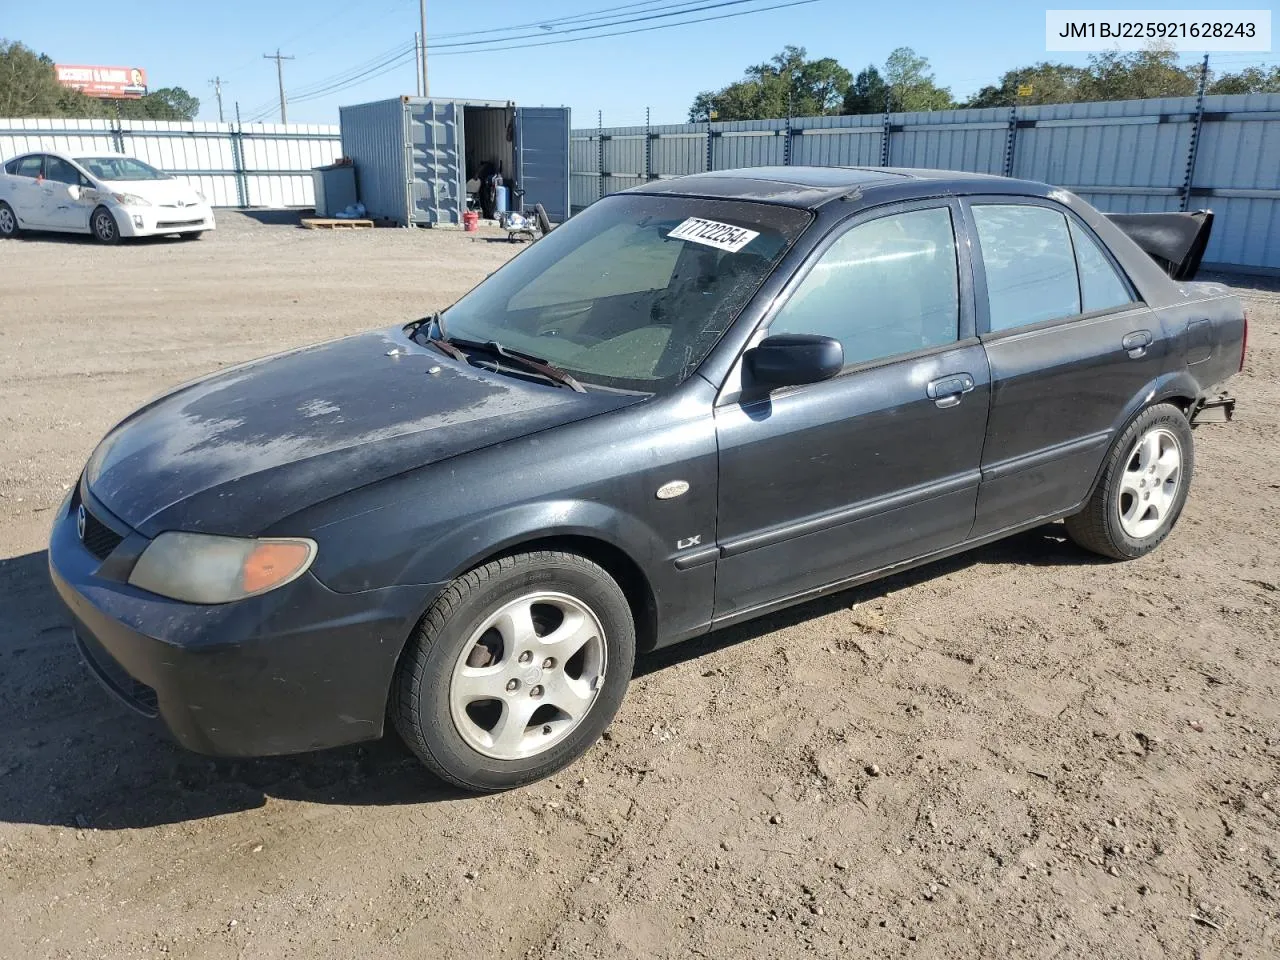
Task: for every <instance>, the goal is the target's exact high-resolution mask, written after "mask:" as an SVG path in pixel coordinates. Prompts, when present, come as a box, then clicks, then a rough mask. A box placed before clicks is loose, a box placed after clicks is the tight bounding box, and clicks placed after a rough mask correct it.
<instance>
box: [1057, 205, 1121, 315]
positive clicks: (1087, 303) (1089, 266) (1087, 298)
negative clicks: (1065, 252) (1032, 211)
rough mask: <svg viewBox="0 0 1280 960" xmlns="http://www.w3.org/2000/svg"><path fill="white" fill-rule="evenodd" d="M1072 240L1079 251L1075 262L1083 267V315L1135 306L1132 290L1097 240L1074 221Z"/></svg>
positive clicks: (1081, 295) (1081, 291)
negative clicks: (1113, 308) (1129, 305)
mask: <svg viewBox="0 0 1280 960" xmlns="http://www.w3.org/2000/svg"><path fill="white" fill-rule="evenodd" d="M1071 240H1072V244H1073V246H1074V247H1075V248H1076V263H1077V264H1078V265H1079V267H1080V297H1081V299H1082V300H1083V301H1084V312H1085V313H1092V312H1093V311H1095V310H1108V309H1110V308H1111V307H1121V306H1124V305H1125V304H1128V303H1132V302H1133V297H1132V296H1130V295H1129V287H1128V286H1127V285H1126V284H1125V282H1124V281H1123V280H1122V279H1120V275H1119V274H1118V273H1116V269H1115V267H1113V266H1112V265H1111V261H1110V260H1108V259H1107V257H1106V255H1105V254H1104V253H1103V252H1102V250H1101V249H1100V248H1099V247H1098V241H1096V240H1094V239H1093V237H1091V236H1089V234H1088V232H1087V231H1085V230H1084V229H1082V228H1081V227H1080V225H1079V224H1077V223H1076V222H1075V221H1074V220H1073V221H1071Z"/></svg>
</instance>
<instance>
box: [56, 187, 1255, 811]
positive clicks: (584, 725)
mask: <svg viewBox="0 0 1280 960" xmlns="http://www.w3.org/2000/svg"><path fill="white" fill-rule="evenodd" d="M1211 222H1212V219H1211V215H1195V214H1170V215H1158V216H1153V217H1142V216H1137V217H1127V218H1116V219H1115V220H1112V219H1109V218H1107V217H1104V216H1103V215H1101V214H1099V213H1098V212H1096V211H1095V210H1094V209H1093V208H1092V207H1090V206H1089V205H1088V204H1086V203H1084V202H1082V201H1081V200H1080V199H1078V198H1077V197H1075V196H1073V195H1071V194H1069V193H1067V192H1065V191H1062V190H1057V189H1053V188H1051V187H1047V186H1044V185H1042V184H1036V183H1027V182H1022V181H1016V180H1008V179H1002V178H998V177H983V176H973V175H965V174H952V173H942V172H936V171H912V170H893V169H832V168H818V169H806V168H793V167H788V168H777V169H771V168H761V169H752V170H741V171H731V172H725V173H714V174H704V175H699V176H692V177H686V178H683V179H679V180H671V181H663V182H660V183H653V184H650V185H648V186H645V187H642V188H639V189H637V190H633V191H629V192H626V193H622V194H618V195H614V196H610V197H607V198H605V199H603V200H601V201H600V202H599V203H597V204H595V205H594V206H592V207H590V208H589V209H587V210H586V211H584V212H583V213H581V214H580V215H578V216H576V217H574V218H572V219H571V220H569V221H568V222H567V223H565V224H564V225H562V226H561V227H560V228H558V229H556V230H554V231H553V232H551V233H550V234H548V235H547V236H546V237H545V238H544V239H542V240H539V241H538V242H537V243H535V244H533V245H532V246H531V247H529V248H528V249H527V250H526V251H525V252H523V253H521V254H520V255H519V256H518V257H516V258H515V259H514V260H512V261H511V262H510V263H509V264H507V265H506V266H504V267H503V268H502V269H501V270H499V271H498V272H497V273H495V274H494V275H493V276H492V277H490V278H489V279H488V280H486V281H485V282H484V283H482V284H480V286H478V287H476V288H475V289H474V290H472V291H471V292H470V293H469V294H467V295H466V296H465V297H463V298H462V299H461V300H460V301H459V302H458V303H456V304H455V305H454V306H452V307H450V308H449V309H448V310H446V311H444V312H443V313H441V314H439V315H436V316H432V317H429V318H426V319H423V320H419V321H416V322H413V323H410V324H408V325H407V326H403V327H400V326H397V327H393V328H391V329H388V330H384V331H380V332H376V333H366V334H362V335H358V336H354V337H350V338H347V339H344V340H338V341H335V342H331V343H326V344H321V345H318V346H313V347H308V348H305V349H301V350H296V351H293V352H291V353H287V354H284V355H282V356H278V357H274V358H270V359H266V360H260V361H257V362H254V363H250V364H247V365H244V366H241V367H238V368H235V369H231V370H226V371H222V372H219V373H217V374H215V375H213V376H211V377H208V378H206V379H203V380H200V381H198V382H195V383H192V384H188V385H186V386H183V387H180V388H178V389H177V390H175V391H174V392H172V393H170V394H169V395H167V396H165V397H162V398H160V399H157V400H155V401H153V402H151V403H150V404H148V405H147V406H145V407H143V408H142V409H140V410H138V411H137V412H135V413H133V414H132V415H131V416H129V417H128V418H127V419H125V420H124V421H123V422H122V423H121V424H119V426H117V427H116V428H115V429H113V430H112V431H111V433H110V434H109V435H108V436H107V437H106V439H104V440H103V441H102V443H101V444H100V445H99V447H98V448H97V450H96V451H95V452H94V454H93V456H92V457H91V458H90V460H89V463H88V465H87V466H86V467H85V470H84V473H83V475H82V476H81V478H80V481H79V483H78V484H77V485H76V487H75V488H74V490H73V491H72V493H71V495H70V496H69V498H68V500H67V502H66V503H65V504H64V505H63V507H62V509H61V511H60V512H59V514H58V517H57V519H56V521H55V524H54V528H53V532H52V537H51V542H50V547H49V562H50V570H51V573H52V576H53V581H54V583H55V585H56V587H57V590H58V592H59V594H60V595H61V597H62V599H63V600H64V602H65V603H66V605H67V607H68V608H69V610H70V612H71V615H72V617H73V621H74V624H75V637H76V642H77V644H78V645H79V648H80V651H81V653H82V654H83V656H84V658H85V660H86V662H87V663H88V665H89V666H90V668H91V669H92V670H93V671H94V672H95V673H96V674H97V675H98V676H99V678H100V679H102V680H103V682H104V683H105V684H106V685H107V686H108V687H109V688H110V689H112V690H113V691H115V692H116V693H117V694H118V695H119V696H120V697H121V698H122V699H123V700H124V701H125V702H126V703H128V704H129V705H131V706H132V707H133V708H134V709H135V710H137V711H139V712H141V713H143V714H146V715H149V716H159V717H161V718H163V720H164V722H165V724H167V726H168V727H169V729H170V730H171V731H172V733H173V734H174V735H175V736H176V738H177V739H178V740H179V741H180V742H181V743H182V744H184V745H186V746H187V747H189V748H191V749H193V750H198V751H202V752H206V753H211V754H222V755H237V756H244V755H266V754H281V753H290V752H297V751H304V750H312V749H317V748H322V747H331V746H335V745H339V744H346V743H352V742H356V741H361V740H368V739H372V738H376V737H379V736H381V735H382V733H383V729H384V721H385V720H386V718H388V717H390V719H391V721H392V723H393V724H394V725H395V727H396V728H397V729H398V730H399V732H400V734H401V735H402V736H403V737H404V739H405V740H406V741H407V742H408V744H409V746H410V747H411V748H412V749H413V750H414V751H415V752H416V753H417V754H418V756H420V757H421V758H422V760H423V761H424V762H425V763H426V764H427V766H429V767H430V768H431V769H432V770H433V771H435V772H436V773H437V774H439V775H440V776H442V777H444V778H445V779H447V780H449V781H452V782H453V783H455V784H459V785H461V786H463V787H466V788H471V789H475V790H497V789H503V788H508V787H513V786H516V785H519V784H523V783H527V782H529V781H531V780H534V779H536V778H538V777H543V776H546V775H547V774H549V773H551V772H553V771H555V770H557V769H559V768H561V767H563V766H565V765H566V764H568V763H570V762H571V761H573V760H574V759H575V758H576V757H578V756H579V755H580V754H582V753H583V751H585V750H586V749H587V748H588V747H589V746H590V745H591V744H592V743H594V742H595V740H596V739H597V738H598V737H599V736H600V734H601V732H602V731H603V730H604V729H605V727H606V725H607V724H608V723H609V722H610V720H611V719H612V718H613V716H614V714H615V712H616V711H617V709H618V706H619V704H620V703H621V702H622V698H623V694H624V692H625V690H626V687H627V683H628V681H629V680H630V677H631V673H632V667H633V662H634V659H635V656H636V654H637V652H644V651H647V650H651V649H653V648H655V647H660V646H663V645H666V644H671V643H675V642H677V641H680V640H684V639H687V638H689V637H694V636H698V635H700V634H704V633H706V632H708V631H710V630H713V629H716V628H718V627H721V626H724V625H726V624H730V623H734V622H737V621H741V620H745V619H748V618H751V617H755V616H759V615H761V614H763V613H765V612H768V611H771V610H775V609H777V608H779V607H782V606H785V605H787V604H793V603H797V602H799V601H802V600H805V599H808V598H812V597H814V596H817V595H819V594H822V593H826V592H830V591H834V590H839V589H842V588H844V587H847V586H850V585H852V584H855V583H858V582H861V581H865V580H869V579H872V578H875V577H879V576H883V575H885V574H887V573H889V572H892V571H897V570H901V569H903V568H904V567H908V566H912V565H916V564H921V563H926V562H928V561H930V560H933V559H936V558H938V557H942V556H945V555H947V554H951V553H955V552H957V551H960V550H966V549H968V548H970V547H973V546H976V545H978V544H982V543H986V542H989V541H991V540H994V539H997V538H999V537H1004V536H1007V535H1009V534H1011V533H1015V532H1017V531H1020V530H1025V529H1027V528H1029V527H1032V526H1035V525H1037V524H1043V523H1046V522H1048V521H1052V520H1057V519H1060V518H1065V520H1066V532H1067V534H1068V535H1069V536H1070V537H1071V538H1072V539H1073V540H1075V541H1076V542H1077V543H1079V544H1080V545H1081V546H1083V547H1085V548H1087V549H1089V550H1092V551H1095V552H1097V553H1101V554H1103V555H1105V556H1107V557H1112V558H1115V559H1126V558H1131V557H1139V556H1142V555H1143V554H1145V553H1147V552H1148V551H1150V550H1152V549H1154V548H1155V547H1156V546H1157V545H1158V544H1159V543H1160V542H1161V541H1162V540H1163V539H1164V538H1165V537H1166V536H1168V534H1169V532H1170V530H1172V528H1173V526H1174V524H1175V523H1176V521H1177V519H1178V515H1179V513H1180V511H1181V510H1182V507H1183V504H1184V502H1185V501H1186V497H1187V491H1188V487H1189V484H1190V481H1191V473H1192V467H1193V462H1194V461H1193V458H1194V453H1193V445H1192V432H1191V425H1192V424H1193V423H1194V421H1195V419H1196V417H1197V416H1199V415H1200V414H1201V412H1202V411H1203V410H1204V409H1205V408H1206V407H1210V406H1218V407H1221V406H1223V405H1227V409H1228V411H1229V410H1230V406H1229V404H1230V403H1231V402H1232V401H1230V400H1229V399H1228V398H1225V397H1223V396H1220V395H1219V394H1218V393H1217V391H1216V387H1217V386H1218V385H1219V384H1221V383H1222V382H1223V381H1225V380H1226V379H1227V378H1228V377H1229V376H1231V375H1232V374H1233V373H1235V372H1236V371H1237V370H1238V369H1239V368H1240V367H1241V365H1242V363H1243V358H1244V341H1245V318H1244V314H1243V312H1242V310H1241V305H1240V303H1239V302H1238V301H1237V300H1236V299H1235V298H1234V297H1233V296H1231V295H1230V294H1229V292H1228V291H1227V290H1226V289H1225V288H1222V287H1219V286H1215V285H1211V284H1199V283H1192V282H1189V279H1188V278H1189V277H1190V276H1192V275H1193V274H1194V272H1195V269H1196V267H1197V266H1198V263H1199V260H1200V257H1201V255H1202V254H1203V252H1204V245H1205V242H1206V241H1207V237H1208V230H1209V227H1210V225H1211Z"/></svg>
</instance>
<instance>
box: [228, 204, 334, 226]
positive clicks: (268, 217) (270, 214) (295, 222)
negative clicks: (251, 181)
mask: <svg viewBox="0 0 1280 960" xmlns="http://www.w3.org/2000/svg"><path fill="white" fill-rule="evenodd" d="M220 212H222V211H220V210H215V211H214V215H215V216H216V215H217V214H218V213H220ZM227 212H228V213H236V214H238V215H240V216H242V217H248V218H249V219H250V220H257V221H258V222H259V223H261V224H264V225H265V226H268V227H298V228H299V229H301V228H302V218H303V217H314V216H315V215H316V212H315V210H313V209H311V208H310V207H289V208H285V209H281V208H278V207H276V208H271V209H261V210H254V209H244V208H235V209H234V210H230V211H227Z"/></svg>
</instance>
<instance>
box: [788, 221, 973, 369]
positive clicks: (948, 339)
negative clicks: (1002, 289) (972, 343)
mask: <svg viewBox="0 0 1280 960" xmlns="http://www.w3.org/2000/svg"><path fill="white" fill-rule="evenodd" d="M959 318H960V294H959V270H958V268H957V266H956V245H955V232H954V230H953V228H952V224H951V211H950V209H949V208H947V207H935V208H931V209H927V210H913V211H910V212H907V213H898V214H893V215H891V216H887V217H881V218H880V219H878V220H872V221H870V222H868V223H863V224H859V225H858V226H856V227H853V228H852V229H851V230H849V231H848V232H847V233H845V234H844V235H843V236H841V237H840V238H839V239H838V240H836V242H835V243H833V244H832V245H831V246H830V247H829V248H828V249H827V251H826V252H825V253H824V254H823V255H822V257H821V258H820V259H819V260H818V262H817V263H816V264H814V267H813V269H812V270H810V271H809V273H808V275H807V276H806V277H805V278H804V280H803V281H801V283H800V286H799V288H798V289H797V290H796V292H795V293H794V294H793V295H792V297H791V299H790V300H788V301H787V302H786V304H784V305H783V307H782V309H781V310H780V311H779V312H778V315H777V317H775V319H774V321H773V323H772V324H771V325H770V327H769V332H770V333H771V334H777V333H815V334H821V335H823V336H828V337H834V338H835V339H836V340H839V341H840V345H841V346H842V347H843V348H844V359H845V364H846V365H851V364H856V363H866V362H868V361H871V360H880V359H883V358H885V357H891V356H895V355H896V354H900V353H910V352H912V351H915V350H920V349H923V348H926V347H936V346H942V345H945V344H948V343H953V342H955V340H956V339H957V337H958V335H959Z"/></svg>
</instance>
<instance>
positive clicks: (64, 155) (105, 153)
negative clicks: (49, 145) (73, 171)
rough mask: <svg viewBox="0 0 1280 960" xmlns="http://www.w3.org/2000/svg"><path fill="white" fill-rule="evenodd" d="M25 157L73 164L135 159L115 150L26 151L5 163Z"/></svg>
mask: <svg viewBox="0 0 1280 960" xmlns="http://www.w3.org/2000/svg"><path fill="white" fill-rule="evenodd" d="M23 157H57V158H58V159H60V160H70V161H72V162H74V161H76V160H78V159H79V158H80V157H88V158H90V159H96V158H98V157H128V158H129V159H130V160H132V159H134V158H133V157H130V156H129V154H127V153H119V152H117V151H115V150H77V151H76V152H75V153H68V152H67V151H66V150H24V151H23V152H22V153H15V154H14V155H13V156H12V157H6V158H5V160H4V161H3V162H4V163H8V162H9V161H10V160H21V159H22V158H23Z"/></svg>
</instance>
